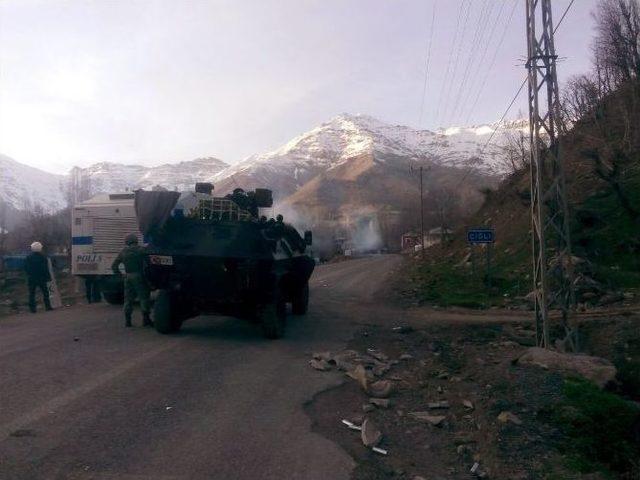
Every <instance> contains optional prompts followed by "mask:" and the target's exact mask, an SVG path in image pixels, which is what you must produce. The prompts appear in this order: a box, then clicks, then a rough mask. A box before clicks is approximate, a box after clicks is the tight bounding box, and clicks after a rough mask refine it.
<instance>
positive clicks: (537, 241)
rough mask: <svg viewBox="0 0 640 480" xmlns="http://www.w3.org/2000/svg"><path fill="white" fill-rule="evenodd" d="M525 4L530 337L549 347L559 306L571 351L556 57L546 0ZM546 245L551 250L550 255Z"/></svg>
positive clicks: (568, 257) (569, 264)
mask: <svg viewBox="0 0 640 480" xmlns="http://www.w3.org/2000/svg"><path fill="white" fill-rule="evenodd" d="M526 8H527V15H526V19H527V50H528V53H527V64H526V67H527V70H528V85H529V89H528V91H529V135H530V141H531V151H530V161H531V235H532V250H533V252H532V253H533V288H534V292H535V308H534V310H535V324H536V340H537V344H538V346H540V347H544V348H550V347H551V345H550V338H549V313H550V310H551V308H552V307H554V306H556V307H557V308H558V309H560V311H561V314H562V321H563V326H564V327H565V332H566V334H567V340H568V342H569V344H570V347H571V348H573V349H574V350H576V349H577V347H578V345H577V336H576V329H575V325H573V321H574V315H573V309H574V306H575V295H574V291H573V265H572V256H571V238H570V235H569V209H568V205H567V195H566V185H565V172H564V165H563V159H562V157H561V155H560V145H559V142H558V132H559V121H560V115H559V113H560V100H559V93H558V79H557V75H556V61H557V59H558V57H557V55H556V52H555V45H554V40H553V31H554V29H553V19H552V13H551V0H526ZM537 29H539V30H540V31H539V33H538V32H537V31H536V30H537ZM551 242H553V243H554V245H553V247H550V244H551ZM552 248H553V251H554V252H555V255H554V256H553V257H550V255H549V254H550V253H551V251H552ZM569 317H571V318H569Z"/></svg>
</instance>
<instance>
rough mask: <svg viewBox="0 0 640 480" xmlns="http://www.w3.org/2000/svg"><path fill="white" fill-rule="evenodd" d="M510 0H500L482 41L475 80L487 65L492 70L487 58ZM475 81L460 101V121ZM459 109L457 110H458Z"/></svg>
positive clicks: (466, 107) (467, 105)
mask: <svg viewBox="0 0 640 480" xmlns="http://www.w3.org/2000/svg"><path fill="white" fill-rule="evenodd" d="M507 1H508V0H503V1H501V2H500V10H499V11H498V14H497V15H496V16H495V18H494V19H493V24H492V25H491V30H490V31H489V34H488V37H487V38H486V40H485V41H483V42H481V43H482V44H483V45H484V48H483V49H482V53H481V55H480V56H479V58H478V65H477V67H476V68H475V71H474V75H473V78H474V80H477V79H478V78H480V77H479V75H480V70H481V69H482V68H483V67H485V70H486V72H488V71H489V70H490V68H487V64H486V62H485V59H486V57H487V54H488V52H489V46H490V45H491V43H492V41H493V38H494V35H495V33H496V29H497V27H498V23H499V22H500V20H501V19H502V12H503V11H504V7H505V5H506V3H507ZM475 83H476V82H474V83H473V84H472V85H470V86H469V88H467V89H465V90H464V92H463V94H462V95H463V96H462V99H461V102H460V112H459V115H460V122H462V120H463V117H464V112H465V110H466V109H468V108H469V105H470V103H471V101H470V100H471V98H472V95H473V90H474V89H475V86H476V85H475ZM456 111H457V110H456Z"/></svg>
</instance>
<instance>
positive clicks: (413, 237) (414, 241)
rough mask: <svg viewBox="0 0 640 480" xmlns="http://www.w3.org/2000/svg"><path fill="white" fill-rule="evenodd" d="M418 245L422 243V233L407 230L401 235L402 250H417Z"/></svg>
mask: <svg viewBox="0 0 640 480" xmlns="http://www.w3.org/2000/svg"><path fill="white" fill-rule="evenodd" d="M416 245H421V243H420V234H419V233H415V232H407V233H404V234H402V237H400V249H401V250H402V251H405V250H412V251H413V250H415V248H416Z"/></svg>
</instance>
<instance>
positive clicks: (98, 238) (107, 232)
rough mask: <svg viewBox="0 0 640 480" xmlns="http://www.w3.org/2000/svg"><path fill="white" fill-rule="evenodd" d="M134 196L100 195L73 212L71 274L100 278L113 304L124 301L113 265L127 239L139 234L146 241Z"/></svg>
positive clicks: (104, 294)
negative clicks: (139, 223) (140, 228)
mask: <svg viewBox="0 0 640 480" xmlns="http://www.w3.org/2000/svg"><path fill="white" fill-rule="evenodd" d="M134 197H135V194H133V193H115V194H100V195H96V196H95V197H93V198H91V199H89V200H87V201H84V202H82V203H79V204H77V205H75V206H74V207H73V209H72V211H71V273H72V274H73V275H77V276H79V277H82V278H86V277H88V276H96V277H97V278H98V279H99V280H100V286H101V290H102V294H103V296H104V298H105V300H106V301H107V302H109V303H122V301H123V294H124V292H123V288H122V281H121V280H120V279H117V278H116V277H114V274H113V271H112V270H111V264H112V263H113V261H114V260H115V258H116V257H117V256H118V253H119V252H120V250H122V248H123V247H124V237H125V236H127V235H128V234H130V233H135V234H136V235H138V240H139V242H140V243H141V244H142V241H143V239H142V234H141V233H140V231H139V229H138V221H137V219H136V212H135V208H134Z"/></svg>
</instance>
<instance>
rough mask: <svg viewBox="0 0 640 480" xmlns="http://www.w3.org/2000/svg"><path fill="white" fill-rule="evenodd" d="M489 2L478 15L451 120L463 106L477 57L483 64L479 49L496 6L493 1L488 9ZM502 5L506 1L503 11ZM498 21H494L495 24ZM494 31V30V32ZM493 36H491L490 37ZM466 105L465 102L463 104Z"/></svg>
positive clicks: (453, 119) (453, 120)
mask: <svg viewBox="0 0 640 480" xmlns="http://www.w3.org/2000/svg"><path fill="white" fill-rule="evenodd" d="M487 5H488V4H487V3H485V4H484V8H483V9H482V10H481V12H480V15H479V17H478V25H477V26H476V32H475V34H474V37H473V39H472V40H471V50H470V52H469V59H468V60H467V66H466V68H465V71H464V74H463V76H462V81H461V82H460V88H459V89H458V93H457V95H456V101H455V104H454V106H453V110H452V111H451V120H450V121H451V122H452V123H453V122H455V119H456V112H457V111H458V108H459V107H460V106H461V105H460V103H461V101H462V98H463V97H466V92H465V87H466V85H467V81H468V80H469V74H470V73H471V70H472V67H473V65H474V64H475V61H476V59H478V58H479V59H480V63H479V65H482V57H478V55H477V51H478V50H479V49H480V47H481V45H482V44H483V41H482V40H483V39H484V36H485V32H486V31H487V26H488V23H487V21H486V20H487V19H488V18H489V17H490V16H491V13H492V12H493V7H494V5H495V4H494V3H491V4H490V5H491V7H490V8H489V9H488V10H487V8H486V7H487ZM502 7H504V3H501V9H500V11H501V12H502ZM485 17H486V18H485ZM496 23H497V22H494V25H495V24H496ZM492 33H493V32H492ZM489 38H491V36H490V37H489ZM487 44H488V42H485V46H486V45H487ZM462 106H464V104H463V105H462Z"/></svg>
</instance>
